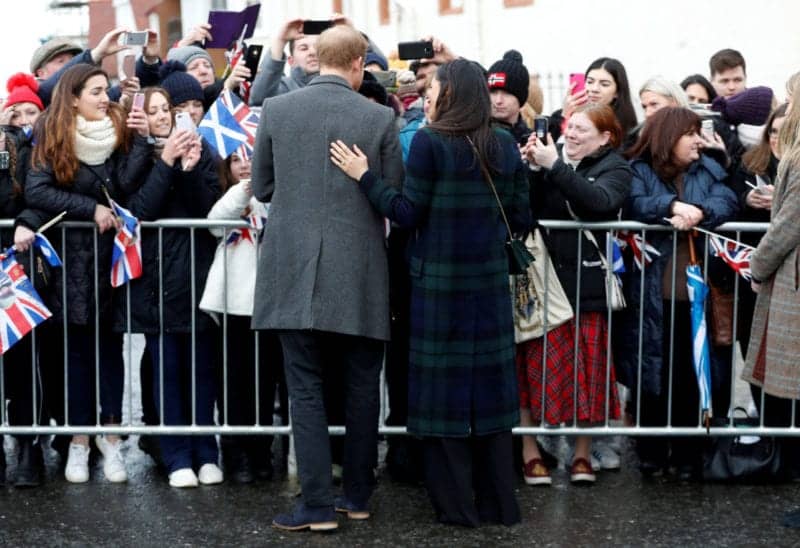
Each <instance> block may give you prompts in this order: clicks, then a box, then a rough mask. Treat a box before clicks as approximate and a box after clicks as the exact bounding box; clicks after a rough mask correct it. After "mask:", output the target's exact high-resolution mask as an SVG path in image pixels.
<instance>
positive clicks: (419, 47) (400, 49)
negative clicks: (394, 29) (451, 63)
mask: <svg viewBox="0 0 800 548" xmlns="http://www.w3.org/2000/svg"><path fill="white" fill-rule="evenodd" d="M397 56H398V57H399V58H400V59H402V60H408V59H430V58H431V57H433V42H430V41H428V42H425V41H418V42H400V43H399V44H397Z"/></svg>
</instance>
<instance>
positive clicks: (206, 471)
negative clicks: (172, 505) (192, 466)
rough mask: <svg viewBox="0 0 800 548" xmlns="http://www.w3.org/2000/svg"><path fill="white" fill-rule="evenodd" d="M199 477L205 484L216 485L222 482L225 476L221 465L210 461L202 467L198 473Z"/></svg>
mask: <svg viewBox="0 0 800 548" xmlns="http://www.w3.org/2000/svg"><path fill="white" fill-rule="evenodd" d="M197 479H199V480H200V483H202V484H203V485H216V484H218V483H222V480H223V479H224V478H223V476H222V470H220V469H219V466H217V465H216V464H213V463H210V462H208V463H206V464H204V465H203V466H201V467H200V472H199V473H198V474H197Z"/></svg>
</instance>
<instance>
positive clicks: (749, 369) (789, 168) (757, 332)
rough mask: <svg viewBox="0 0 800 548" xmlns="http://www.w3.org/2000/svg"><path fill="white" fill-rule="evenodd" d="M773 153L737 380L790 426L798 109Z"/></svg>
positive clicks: (798, 212) (799, 335) (793, 455)
mask: <svg viewBox="0 0 800 548" xmlns="http://www.w3.org/2000/svg"><path fill="white" fill-rule="evenodd" d="M792 99H793V101H792V104H793V105H796V104H798V101H800V86H795V88H794V93H793V96H792ZM778 152H779V153H780V158H781V159H780V163H779V164H778V174H777V177H776V181H775V188H774V190H773V192H772V209H771V215H770V224H769V228H768V229H767V232H766V233H765V234H764V237H763V238H762V239H761V241H760V242H759V244H758V247H756V249H755V251H753V253H752V255H751V256H750V270H751V272H752V276H753V277H752V282H751V287H752V288H753V291H754V292H756V293H757V294H758V295H757V296H756V306H755V314H754V317H753V327H752V329H751V331H750V344H749V347H748V350H747V359H746V361H745V368H744V371H743V373H742V378H743V379H744V380H746V381H747V382H749V383H751V384H754V385H756V386H759V387H761V389H762V390H763V391H764V399H765V400H766V401H765V404H764V407H765V409H764V411H768V413H769V415H770V417H771V419H770V422H771V423H773V424H772V425H774V426H790V424H791V421H792V419H791V417H792V416H793V415H795V414H796V413H793V410H792V407H793V401H792V400H797V399H798V398H800V367H799V366H798V361H797V355H798V353H800V343H799V342H798V341H800V324H798V323H797V314H798V313H800V293H798V292H797V263H798V261H799V260H800V256H799V255H800V254H799V253H798V248H800V230H798V224H797V218H798V216H800V108H796V107H795V108H789V109H788V110H787V114H786V119H785V120H784V122H783V126H782V127H781V129H780V132H779V134H778ZM770 406H771V407H772V409H770ZM795 421H797V419H796V418H795ZM796 423H797V422H796ZM784 449H785V450H786V451H787V452H788V453H789V454H788V455H787V462H789V463H791V464H790V465H791V466H793V467H795V469H790V470H789V471H788V472H789V473H790V474H791V475H792V476H793V477H797V476H798V473H797V469H796V467H797V466H798V464H797V463H798V462H799V461H798V458H797V457H798V447H797V444H796V443H795V442H794V441H791V440H786V441H785V442H784Z"/></svg>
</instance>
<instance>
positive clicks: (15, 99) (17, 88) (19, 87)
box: [3, 72, 44, 110]
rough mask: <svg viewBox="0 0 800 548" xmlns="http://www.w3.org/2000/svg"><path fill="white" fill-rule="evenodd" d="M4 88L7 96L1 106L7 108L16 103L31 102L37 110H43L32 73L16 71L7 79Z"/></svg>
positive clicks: (37, 86)
mask: <svg viewBox="0 0 800 548" xmlns="http://www.w3.org/2000/svg"><path fill="white" fill-rule="evenodd" d="M6 89H7V90H8V98H7V99H6V102H5V103H3V108H8V107H10V106H11V105H16V104H18V103H33V104H34V105H36V106H37V107H39V110H44V104H42V100H41V99H40V98H39V96H38V95H37V94H36V92H38V91H39V83H38V82H37V81H36V78H34V77H33V74H25V73H24V72H18V73H16V74H15V75H13V76H12V77H11V78H9V79H8V82H7V83H6Z"/></svg>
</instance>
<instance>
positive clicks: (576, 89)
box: [569, 72, 586, 95]
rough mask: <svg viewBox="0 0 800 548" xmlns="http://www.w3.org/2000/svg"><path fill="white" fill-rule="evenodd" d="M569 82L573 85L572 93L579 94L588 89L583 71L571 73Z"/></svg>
mask: <svg viewBox="0 0 800 548" xmlns="http://www.w3.org/2000/svg"><path fill="white" fill-rule="evenodd" d="M569 83H570V85H571V86H572V95H577V94H579V93H580V92H582V91H583V90H585V89H586V76H585V75H584V74H583V73H582V72H573V73H572V74H570V75H569ZM573 84H574V85H573Z"/></svg>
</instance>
